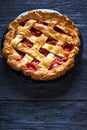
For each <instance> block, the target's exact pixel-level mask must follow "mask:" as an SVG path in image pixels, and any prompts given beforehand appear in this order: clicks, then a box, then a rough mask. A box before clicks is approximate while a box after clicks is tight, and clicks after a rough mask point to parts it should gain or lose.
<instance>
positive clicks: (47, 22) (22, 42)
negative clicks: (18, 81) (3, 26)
mask: <svg viewBox="0 0 87 130" xmlns="http://www.w3.org/2000/svg"><path fill="white" fill-rule="evenodd" d="M79 35H80V32H79V29H78V28H77V27H76V25H75V24H74V22H73V21H72V20H71V19H70V18H68V17H67V16H64V15H62V14H60V13H58V12H56V11H44V10H32V11H28V12H27V13H25V14H23V15H20V16H19V17H17V18H16V19H15V20H14V21H12V22H11V23H10V24H9V26H8V32H7V33H6V35H5V36H4V43H3V48H2V54H3V56H4V57H5V58H6V61H7V63H8V64H9V65H10V67H11V68H13V69H15V70H18V71H22V72H23V74H24V75H25V76H31V77H32V78H33V79H35V80H52V79H55V78H58V77H60V76H62V75H64V74H65V73H66V72H67V71H68V70H69V69H71V68H72V67H73V66H74V62H75V55H76V54H78V52H79V45H80V38H79Z"/></svg>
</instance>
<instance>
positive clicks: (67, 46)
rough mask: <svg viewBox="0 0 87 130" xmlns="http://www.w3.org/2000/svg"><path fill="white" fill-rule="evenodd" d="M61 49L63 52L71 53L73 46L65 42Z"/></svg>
mask: <svg viewBox="0 0 87 130" xmlns="http://www.w3.org/2000/svg"><path fill="white" fill-rule="evenodd" d="M62 48H63V49H64V50H65V51H68V52H69V51H72V50H73V48H74V46H73V44H69V43H67V42H65V43H64V44H63V45H62Z"/></svg>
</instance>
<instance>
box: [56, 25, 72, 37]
mask: <svg viewBox="0 0 87 130" xmlns="http://www.w3.org/2000/svg"><path fill="white" fill-rule="evenodd" d="M54 30H55V31H57V32H59V33H63V34H66V35H69V36H70V34H68V33H66V32H64V31H63V30H62V29H60V28H58V27H54Z"/></svg>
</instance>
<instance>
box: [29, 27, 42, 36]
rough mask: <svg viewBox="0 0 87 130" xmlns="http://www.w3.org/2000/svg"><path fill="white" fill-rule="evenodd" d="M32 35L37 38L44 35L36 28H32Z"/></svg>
mask: <svg viewBox="0 0 87 130" xmlns="http://www.w3.org/2000/svg"><path fill="white" fill-rule="evenodd" d="M31 33H32V35H34V36H36V37H39V36H40V35H41V34H42V33H41V32H40V31H39V30H37V29H35V28H31Z"/></svg>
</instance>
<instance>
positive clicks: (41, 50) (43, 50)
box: [39, 48, 49, 56]
mask: <svg viewBox="0 0 87 130" xmlns="http://www.w3.org/2000/svg"><path fill="white" fill-rule="evenodd" d="M39 52H40V53H42V54H43V55H44V56H47V55H48V54H49V51H47V50H46V49H44V48H41V49H40V50H39Z"/></svg>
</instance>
